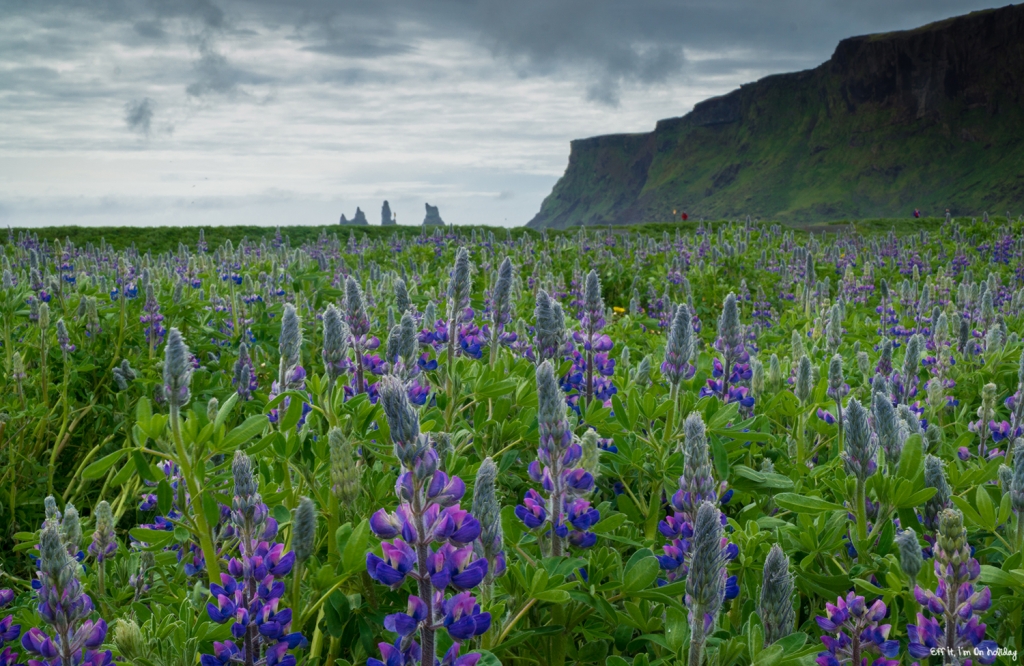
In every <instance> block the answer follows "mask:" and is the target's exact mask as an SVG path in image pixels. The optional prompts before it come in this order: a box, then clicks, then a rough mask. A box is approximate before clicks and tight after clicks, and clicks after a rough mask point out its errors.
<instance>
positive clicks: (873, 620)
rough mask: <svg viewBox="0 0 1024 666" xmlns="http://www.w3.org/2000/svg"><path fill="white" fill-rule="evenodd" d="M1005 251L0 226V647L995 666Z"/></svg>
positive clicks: (1007, 581)
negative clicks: (3, 230) (161, 233)
mask: <svg viewBox="0 0 1024 666" xmlns="http://www.w3.org/2000/svg"><path fill="white" fill-rule="evenodd" d="M446 233H447V235H446ZM343 235H344V234H343ZM1022 257H1024V224H1022V223H1021V222H1020V221H1017V222H1011V221H1010V220H1007V219H999V218H996V219H991V220H990V219H988V218H987V216H986V218H985V219H984V220H982V221H977V222H975V221H973V220H972V221H971V222H967V221H966V220H965V221H956V220H946V221H945V222H944V223H936V224H935V225H934V228H932V229H929V230H915V232H914V233H913V234H910V235H900V234H898V233H895V232H890V233H881V234H877V235H870V236H861V235H857V234H853V233H849V232H843V233H840V234H835V233H833V234H829V235H827V236H824V235H818V236H815V235H809V234H804V233H800V232H794V231H792V230H784V229H782V228H780V227H777V226H766V225H761V224H754V223H751V222H750V221H749V220H747V221H746V222H745V223H721V224H715V225H704V224H700V225H696V226H688V227H686V228H685V229H684V230H676V231H675V232H674V233H669V232H666V233H664V234H650V233H638V232H636V231H629V230H628V229H627V230H616V231H611V230H591V231H580V232H578V233H577V234H574V235H559V236H552V237H550V238H548V237H546V236H541V235H536V234H523V235H518V236H517V237H516V238H514V239H513V238H512V237H511V236H506V234H505V232H504V231H502V232H495V233H487V232H477V231H474V232H473V233H472V234H469V233H461V234H460V233H458V232H457V231H452V230H448V231H447V232H446V231H440V230H439V231H435V232H433V233H432V234H426V233H424V234H423V235H420V236H404V237H402V236H397V235H396V236H393V237H390V238H370V237H366V236H355V235H350V236H348V238H347V239H346V238H344V237H343V238H341V239H339V238H338V237H337V236H333V235H332V236H330V237H328V236H327V235H324V236H322V237H321V238H320V239H319V240H317V241H316V242H310V243H305V244H303V246H302V247H292V246H291V245H290V243H289V242H288V240H287V238H280V237H278V238H276V239H274V240H273V241H272V242H266V241H263V242H260V243H255V242H241V243H238V244H237V246H233V245H232V244H231V243H230V242H228V243H226V244H224V245H222V246H220V247H218V248H215V249H210V248H207V247H206V246H205V243H203V242H202V241H200V243H199V244H198V245H197V246H193V247H185V246H181V247H179V249H178V250H177V251H175V252H173V253H164V254H152V253H148V252H145V251H143V252H139V251H137V250H135V249H130V250H125V251H115V250H113V249H111V248H110V247H108V246H105V245H103V244H100V245H99V246H94V245H88V246H75V245H73V244H72V243H70V242H69V241H64V242H42V243H41V242H40V241H39V240H38V238H35V237H33V236H32V235H29V234H18V235H13V234H12V235H11V236H10V237H9V238H8V242H7V243H6V244H5V245H4V246H3V288H2V292H0V309H2V336H3V338H2V346H3V371H4V372H3V376H4V383H3V391H2V392H0V412H2V414H0V458H2V460H0V528H2V531H0V605H2V606H5V607H6V608H5V609H4V612H3V613H0V618H6V619H0V666H8V665H10V664H32V665H41V664H46V665H48V666H55V665H57V664H60V665H62V666H69V665H72V664H74V665H78V664H85V665H88V666H102V665H104V664H109V663H113V662H120V663H129V664H138V665H143V666H192V665H194V664H202V666H227V665H229V664H244V665H246V666H256V665H262V666H289V665H292V664H297V665H301V664H309V665H311V666H312V665H320V664H333V665H342V664H344V665H356V664H359V665H361V664H368V665H369V666H382V665H386V666H413V665H416V666H418V665H420V664H423V665H425V666H434V664H442V665H443V666H475V665H479V666H494V665H495V664H498V663H504V664H508V665H512V664H522V665H524V666H526V665H531V666H532V665H537V666H563V665H566V664H609V665H610V666H626V665H628V664H632V665H633V666H653V665H655V664H687V665H688V666H700V665H701V664H717V665H719V666H729V665H732V664H757V665H758V666H796V665H797V664H807V665H808V666H809V665H810V664H813V663H815V662H817V663H818V664H821V666H836V665H839V664H844V665H845V664H854V665H856V666H860V665H861V664H871V665H880V666H887V665H892V664H910V663H915V662H916V663H920V664H932V665H935V664H966V663H971V664H979V663H980V664H991V663H994V662H997V661H998V662H999V663H1011V662H1012V661H1014V660H1015V658H1016V657H1015V655H1016V652H1017V651H1018V650H1020V648H1021V645H1022V639H1024V623H1022V621H1021V615H1022V606H1024V563H1022V546H1024V518H1022V516H1024V440H1021V439H1018V437H1019V436H1020V435H1021V434H1022V429H1024V363H1022V355H1021V350H1022V344H1021V339H1020V335H1019V330H1020V326H1021V323H1022V320H1024V288H1022V285H1024V263H1022ZM8 613H9V614H10V615H9V616H8V615H7V614H8Z"/></svg>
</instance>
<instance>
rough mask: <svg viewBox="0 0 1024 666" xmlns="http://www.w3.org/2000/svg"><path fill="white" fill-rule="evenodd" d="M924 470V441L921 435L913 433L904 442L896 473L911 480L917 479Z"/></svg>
mask: <svg viewBox="0 0 1024 666" xmlns="http://www.w3.org/2000/svg"><path fill="white" fill-rule="evenodd" d="M923 470H924V442H923V440H922V439H921V435H911V436H910V437H908V438H907V441H906V442H904V443H903V451H902V452H901V453H900V462H899V467H898V468H897V470H896V475H897V476H899V477H900V478H903V479H907V480H909V481H913V480H915V479H916V478H917V477H918V475H919V474H922V473H923Z"/></svg>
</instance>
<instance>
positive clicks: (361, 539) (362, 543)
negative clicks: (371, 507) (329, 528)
mask: <svg viewBox="0 0 1024 666" xmlns="http://www.w3.org/2000/svg"><path fill="white" fill-rule="evenodd" d="M369 543H370V522H369V521H368V520H366V519H365V518H364V519H363V520H361V521H359V524H358V525H356V526H355V527H354V528H353V529H352V535H351V536H350V537H349V538H348V542H347V543H346V544H345V550H344V551H343V552H342V554H341V562H342V564H343V565H344V567H345V571H346V572H348V571H356V570H357V569H359V567H361V566H365V563H366V549H367V547H368V546H369Z"/></svg>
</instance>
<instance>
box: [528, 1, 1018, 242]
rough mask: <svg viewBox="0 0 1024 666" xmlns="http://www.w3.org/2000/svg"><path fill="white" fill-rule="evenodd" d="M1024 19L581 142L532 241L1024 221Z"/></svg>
mask: <svg viewBox="0 0 1024 666" xmlns="http://www.w3.org/2000/svg"><path fill="white" fill-rule="evenodd" d="M1022 203H1024V5H1016V6H1010V7H1004V8H1002V9H993V10H987V11H983V12H975V13H972V14H969V15H966V16H960V17H956V18H952V19H948V20H945V21H941V22H939V23H934V24H931V25H927V26H924V27H922V28H918V29H916V30H910V31H905V32H896V33H887V34H880V35H869V36H865V37H854V38H850V39H846V40H843V41H842V42H840V43H839V45H838V46H837V48H836V50H835V53H834V54H833V55H832V57H831V58H830V59H829V60H828V61H827V62H825V63H824V64H822V65H821V66H819V67H817V68H815V69H812V70H808V71H804V72H796V73H792V74H780V75H775V76H769V77H766V78H764V79H761V80H760V81H757V82H756V83H751V84H747V85H744V86H742V87H740V88H739V89H738V90H735V91H733V92H731V93H729V94H727V95H724V96H722V97H716V98H713V99H709V100H706V101H704V102H701V103H699V104H697V105H696V106H695V107H694V109H693V111H691V112H690V113H688V114H686V115H685V116H683V117H681V118H670V119H667V120H662V121H659V122H658V123H657V126H656V127H655V130H654V131H653V132H650V133H647V134H622V135H610V136H600V137H594V138H590V139H580V140H576V141H573V142H572V144H571V152H570V156H569V165H568V167H567V168H566V171H565V175H564V176H563V177H562V178H561V179H560V180H559V181H558V183H557V184H556V185H555V187H554V190H553V191H552V192H551V194H550V195H548V197H547V198H546V199H545V200H544V202H543V204H542V205H541V209H540V212H538V213H537V215H536V216H535V217H534V218H533V219H532V220H531V221H530V222H529V224H528V226H530V227H534V228H565V227H569V226H574V225H593V224H630V223H641V222H655V221H668V220H671V219H674V218H675V216H674V215H673V210H676V211H686V212H687V213H688V214H689V215H690V217H691V219H694V218H697V217H704V218H712V219H720V218H729V217H737V216H740V215H747V214H750V215H755V216H760V217H764V218H771V219H776V220H782V221H789V222H793V223H805V222H818V221H827V220H837V219H851V218H872V217H894V216H909V213H910V212H911V211H912V210H913V209H914V208H920V209H921V210H922V211H923V212H924V213H925V214H931V215H941V214H943V213H944V211H945V209H946V208H950V209H951V210H952V211H953V213H954V214H958V213H959V214H966V213H980V211H982V210H990V211H993V212H996V211H998V212H999V213H1000V214H1003V213H1004V212H1006V211H1007V210H1012V211H1014V214H1015V215H1016V214H1017V213H1018V212H1020V208H1021V204H1022Z"/></svg>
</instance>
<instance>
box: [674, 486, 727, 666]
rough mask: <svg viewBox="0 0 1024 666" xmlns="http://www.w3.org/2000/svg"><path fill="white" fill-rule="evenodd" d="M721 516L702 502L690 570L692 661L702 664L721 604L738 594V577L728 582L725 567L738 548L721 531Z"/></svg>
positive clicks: (694, 536)
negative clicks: (702, 657)
mask: <svg viewBox="0 0 1024 666" xmlns="http://www.w3.org/2000/svg"><path fill="white" fill-rule="evenodd" d="M723 518H724V516H723V515H722V512H721V511H719V509H718V507H717V506H716V505H715V504H714V503H713V502H703V503H701V504H700V507H699V508H698V509H697V511H696V516H695V518H694V521H693V538H692V539H691V546H690V547H691V549H692V552H691V554H690V570H689V572H688V574H687V576H686V598H685V601H686V608H687V609H688V610H689V620H690V628H691V629H690V630H691V632H692V635H691V638H690V661H689V663H690V664H691V665H693V666H696V665H698V664H700V663H701V652H702V650H703V648H704V641H705V639H706V637H707V636H709V635H710V634H711V633H713V632H714V627H715V622H716V621H717V619H718V613H719V611H720V610H721V609H722V604H723V603H724V602H725V600H726V599H728V598H730V589H729V588H730V587H733V588H735V593H734V594H732V596H733V597H735V596H737V595H738V594H739V588H738V587H737V586H736V583H735V577H733V578H731V579H730V578H729V575H728V572H727V571H726V564H727V563H728V562H729V561H730V560H732V559H733V558H735V557H736V555H737V553H738V548H737V546H736V544H731V543H729V540H728V538H726V537H725V535H724V533H723V529H722V525H723Z"/></svg>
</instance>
